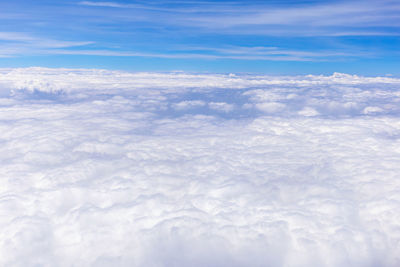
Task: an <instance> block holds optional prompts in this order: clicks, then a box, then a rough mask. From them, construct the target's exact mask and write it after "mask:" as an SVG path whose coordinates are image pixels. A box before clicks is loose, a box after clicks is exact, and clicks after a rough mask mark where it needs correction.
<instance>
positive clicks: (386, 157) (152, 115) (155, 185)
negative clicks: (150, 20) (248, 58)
mask: <svg viewBox="0 0 400 267" xmlns="http://www.w3.org/2000/svg"><path fill="white" fill-rule="evenodd" d="M399 86H400V82H399V80H398V79H396V78H388V77H359V76H352V75H344V74H335V75H332V76H297V77H269V76H255V75H254V76H252V75H235V76H233V75H222V74H207V75H204V74H190V73H126V72H118V71H106V70H67V69H42V68H30V69H2V70H0V92H1V94H0V142H1V146H0V161H1V165H0V177H1V179H0V265H4V266H36V265H38V266H73V265H79V266H188V265H190V266H360V267H361V266H398V265H399V264H400V257H399V256H398V255H400V250H399V246H398V243H399V242H400V230H399V228H398V222H399V216H398V214H400V198H399V197H398V196H399V195H400V182H399V179H398V174H399V173H400V167H399V166H400V150H399V149H398V148H399V147H400V143H399V142H400V121H399V119H398V107H397V106H398V105H397V104H398V101H399V92H400V87H399ZM255 91H256V93H254V92H255ZM180 103H186V104H180ZM188 103H191V104H193V103H197V104H199V103H201V105H198V106H200V107H201V108H194V109H193V108H187V109H186V107H192V106H193V105H192V106H191V104H188ZM271 103H275V104H271ZM329 103H331V105H330V106H329ZM348 103H355V104H348ZM179 104H180V105H181V106H185V105H186V106H185V108H184V109H179V108H178V109H176V105H179ZM233 104H235V106H234V108H235V109H234V110H233V112H221V110H224V109H226V106H228V107H229V105H233ZM278 104H280V107H284V108H283V109H279V112H268V113H266V112H265V111H268V108H267V107H268V105H271V106H273V105H278ZM246 105H247V108H243V106H246ZM257 105H258V107H262V106H264V108H265V109H264V110H259V109H258V107H257ZM194 106H196V105H194ZM270 108H271V107H270ZM271 110H272V111H273V108H271V109H270V111H271Z"/></svg>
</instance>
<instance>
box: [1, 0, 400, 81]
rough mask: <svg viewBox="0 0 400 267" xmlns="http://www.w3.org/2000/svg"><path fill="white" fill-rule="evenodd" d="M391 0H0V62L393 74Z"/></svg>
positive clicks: (395, 29) (395, 9)
mask: <svg viewBox="0 0 400 267" xmlns="http://www.w3.org/2000/svg"><path fill="white" fill-rule="evenodd" d="M399 35H400V2H399V1H391V0H381V1H368V0H366V1H313V0H309V1H289V0H287V1H179V0H178V1H128V0H124V1H122V0H121V1H72V0H60V1H50V0H38V1H27V0H16V1H1V3H0V67H27V66H45V67H69V68H108V69H126V70H134V71H173V70H183V71H202V72H203V71H208V72H261V73H269V74H305V73H315V74H329V73H332V72H335V71H337V72H346V73H354V74H363V75H385V74H392V75H395V76H398V75H400V63H399V62H400V60H399V59H400V50H399V47H400V37H399Z"/></svg>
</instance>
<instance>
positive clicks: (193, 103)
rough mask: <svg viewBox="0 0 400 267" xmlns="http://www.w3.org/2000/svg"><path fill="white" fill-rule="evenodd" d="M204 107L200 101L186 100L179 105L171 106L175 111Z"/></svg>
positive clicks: (203, 103)
mask: <svg viewBox="0 0 400 267" xmlns="http://www.w3.org/2000/svg"><path fill="white" fill-rule="evenodd" d="M205 105H206V103H205V102H204V101H201V100H186V101H181V102H179V103H174V104H172V106H173V108H174V109H177V110H183V109H190V108H197V107H203V106H205Z"/></svg>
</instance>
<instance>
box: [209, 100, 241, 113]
mask: <svg viewBox="0 0 400 267" xmlns="http://www.w3.org/2000/svg"><path fill="white" fill-rule="evenodd" d="M208 107H209V108H210V109H214V110H217V111H222V112H226V113H227V112H231V111H233V110H234V108H235V106H234V105H233V104H228V103H225V102H211V103H208Z"/></svg>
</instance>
